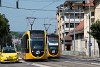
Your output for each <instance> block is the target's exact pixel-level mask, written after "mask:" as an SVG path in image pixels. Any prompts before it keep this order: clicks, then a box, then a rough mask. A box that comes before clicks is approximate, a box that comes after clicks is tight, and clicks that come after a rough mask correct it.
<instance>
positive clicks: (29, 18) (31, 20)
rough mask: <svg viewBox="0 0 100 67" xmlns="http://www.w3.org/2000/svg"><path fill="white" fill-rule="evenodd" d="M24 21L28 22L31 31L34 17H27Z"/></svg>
mask: <svg viewBox="0 0 100 67" xmlns="http://www.w3.org/2000/svg"><path fill="white" fill-rule="evenodd" d="M26 19H28V21H29V24H30V25H31V30H32V26H33V24H34V21H35V19H36V18H35V17H27V18H26Z"/></svg>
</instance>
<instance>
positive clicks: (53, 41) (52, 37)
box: [47, 34, 60, 58]
mask: <svg viewBox="0 0 100 67" xmlns="http://www.w3.org/2000/svg"><path fill="white" fill-rule="evenodd" d="M47 43H48V57H58V58H59V57H60V39H59V36H58V35H56V34H49V35H47Z"/></svg>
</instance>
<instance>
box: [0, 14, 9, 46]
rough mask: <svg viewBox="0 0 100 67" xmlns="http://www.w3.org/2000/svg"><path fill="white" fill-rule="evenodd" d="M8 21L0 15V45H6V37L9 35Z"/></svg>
mask: <svg viewBox="0 0 100 67" xmlns="http://www.w3.org/2000/svg"><path fill="white" fill-rule="evenodd" d="M8 22H9V21H8V19H7V18H6V17H5V15H4V14H1V13H0V43H1V44H2V43H6V42H7V37H8V35H9V34H10V29H9V23H8Z"/></svg>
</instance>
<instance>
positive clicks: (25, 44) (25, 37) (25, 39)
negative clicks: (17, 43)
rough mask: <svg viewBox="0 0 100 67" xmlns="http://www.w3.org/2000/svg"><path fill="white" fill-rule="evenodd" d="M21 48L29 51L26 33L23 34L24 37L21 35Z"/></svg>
mask: <svg viewBox="0 0 100 67" xmlns="http://www.w3.org/2000/svg"><path fill="white" fill-rule="evenodd" d="M22 42H23V46H22V47H23V50H24V52H26V53H29V43H28V35H25V36H24V37H23V41H22Z"/></svg>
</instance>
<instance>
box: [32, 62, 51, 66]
mask: <svg viewBox="0 0 100 67" xmlns="http://www.w3.org/2000/svg"><path fill="white" fill-rule="evenodd" d="M31 65H34V66H38V67H51V66H47V65H42V64H37V63H33V64H31Z"/></svg>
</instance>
